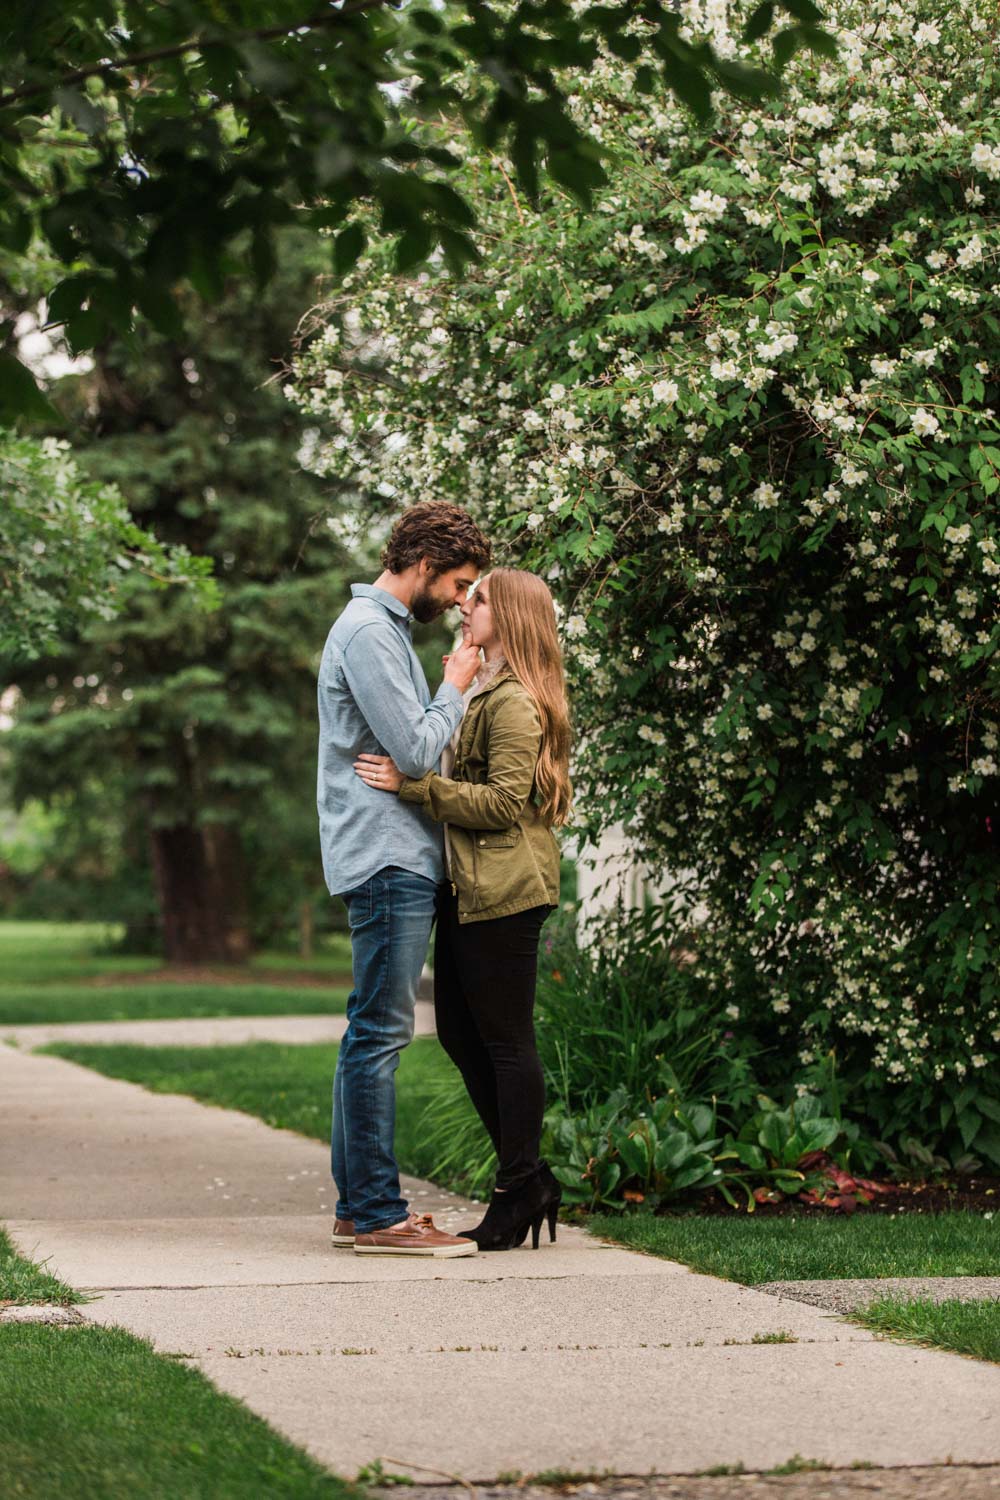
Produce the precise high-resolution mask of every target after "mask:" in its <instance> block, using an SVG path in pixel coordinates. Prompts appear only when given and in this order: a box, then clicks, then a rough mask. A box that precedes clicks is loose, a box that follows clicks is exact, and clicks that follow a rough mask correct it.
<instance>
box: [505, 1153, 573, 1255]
mask: <svg viewBox="0 0 1000 1500" xmlns="http://www.w3.org/2000/svg"><path fill="white" fill-rule="evenodd" d="M532 1180H533V1181H534V1182H537V1183H539V1184H540V1186H541V1189H542V1196H543V1199H544V1201H543V1203H542V1206H541V1208H540V1210H539V1211H538V1212H537V1213H536V1214H535V1216H534V1217H533V1218H530V1219H525V1221H524V1222H523V1223H522V1224H521V1225H520V1226H519V1227H518V1235H517V1239H516V1240H515V1241H514V1245H515V1246H517V1245H523V1244H524V1242H525V1240H526V1239H527V1237H528V1230H529V1229H530V1230H531V1248H532V1250H537V1249H538V1237H539V1235H540V1234H541V1232H542V1224H543V1222H544V1220H546V1219H548V1222H549V1244H550V1245H551V1244H553V1243H554V1242H555V1237H556V1220H557V1218H558V1216H559V1205H560V1204H561V1203H562V1188H561V1187H560V1185H559V1183H558V1181H557V1180H556V1178H555V1175H554V1174H553V1171H552V1168H551V1167H550V1166H549V1164H548V1162H547V1161H542V1162H539V1164H538V1172H537V1175H536V1176H535V1177H534V1178H533V1179H532Z"/></svg>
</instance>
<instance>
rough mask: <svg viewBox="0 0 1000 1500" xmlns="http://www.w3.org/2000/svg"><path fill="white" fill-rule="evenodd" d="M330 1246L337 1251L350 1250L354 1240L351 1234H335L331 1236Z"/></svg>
mask: <svg viewBox="0 0 1000 1500" xmlns="http://www.w3.org/2000/svg"><path fill="white" fill-rule="evenodd" d="M330 1244H331V1245H332V1246H333V1248H334V1249H335V1250H350V1248H351V1246H352V1245H353V1244H354V1240H353V1238H352V1237H351V1236H350V1235H349V1234H341V1235H336V1234H334V1235H331V1236H330Z"/></svg>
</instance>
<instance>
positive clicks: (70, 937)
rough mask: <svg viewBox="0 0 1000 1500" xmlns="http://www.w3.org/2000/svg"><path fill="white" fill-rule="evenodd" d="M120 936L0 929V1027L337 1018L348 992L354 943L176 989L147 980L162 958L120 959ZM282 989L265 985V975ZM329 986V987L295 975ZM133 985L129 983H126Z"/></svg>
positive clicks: (269, 956) (4, 925)
mask: <svg viewBox="0 0 1000 1500" xmlns="http://www.w3.org/2000/svg"><path fill="white" fill-rule="evenodd" d="M119 936H120V932H119V931H118V930H117V929H115V928H113V927H110V926H106V925H101V924H98V923H84V922H72V923H58V922H52V923H48V922H0V1025H5V1026H16V1025H29V1024H32V1023H35V1022H41V1023H46V1022H47V1023H50V1024H55V1023H57V1022H60V1021H119V1020H136V1021H143V1020H161V1019H166V1018H169V1017H186V1016H267V1015H296V1014H297V1015H329V1014H335V1015H339V1014H341V1013H342V1012H343V1011H344V1008H345V1006H346V1004H347V996H348V994H349V992H350V969H351V954H350V941H349V939H348V938H347V937H345V936H343V935H340V934H333V935H331V936H329V937H327V938H325V939H324V940H323V943H322V946H321V947H320V948H319V949H318V951H317V953H316V955H315V957H313V958H310V959H302V958H299V957H297V956H296V955H294V954H291V953H272V952H266V953H261V954H257V955H255V956H254V958H253V959H252V960H251V962H250V964H249V965H248V966H247V968H246V970H245V971H244V972H243V973H241V974H240V980H239V982H236V983H234V982H232V980H231V978H230V977H229V975H228V974H225V973H224V972H223V973H222V974H221V977H220V982H219V983H217V984H213V983H211V982H204V977H203V976H199V980H198V982H195V983H179V982H176V981H169V980H168V981H158V980H156V979H148V978H146V977H145V976H147V975H151V974H154V973H156V972H157V971H158V970H160V969H162V968H163V963H162V961H161V960H160V959H158V958H136V957H134V956H131V955H121V954H116V953H114V952H113V951H112V950H111V944H112V943H113V942H114V941H115V940H116V939H117V938H118V937H119ZM265 971H269V972H270V973H272V974H281V975H282V976H283V980H284V982H282V983H279V984H274V983H262V982H261V980H260V978H259V977H258V976H259V975H260V974H261V973H262V972H265ZM305 973H308V974H309V975H311V976H313V977H315V976H316V975H321V976H329V985H327V984H321V985H316V984H315V983H313V984H297V983H296V975H300V974H305ZM130 980H131V981H134V982H130Z"/></svg>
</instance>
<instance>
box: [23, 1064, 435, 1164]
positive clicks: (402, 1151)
mask: <svg viewBox="0 0 1000 1500" xmlns="http://www.w3.org/2000/svg"><path fill="white" fill-rule="evenodd" d="M43 1050H44V1051H46V1052H51V1053H54V1054H55V1055H56V1056H58V1057H66V1058H69V1060H70V1061H71V1062H79V1063H83V1065H84V1066H85V1067H88V1068H95V1069H96V1070H97V1071H98V1072H99V1073H107V1074H109V1075H110V1076H111V1077H112V1078H126V1079H128V1080H129V1081H130V1082H132V1083H140V1084H142V1085H143V1087H145V1088H148V1089H152V1090H153V1091H154V1092H156V1093H161V1094H163V1093H166V1094H190V1095H191V1096H192V1097H193V1098H195V1099H200V1100H202V1101H203V1102H204V1103H206V1104H219V1105H222V1106H223V1108H225V1109H240V1110H243V1111H244V1112H245V1113H246V1114H251V1115H257V1116H258V1118H259V1119H261V1120H264V1121H265V1122H266V1124H268V1125H273V1126H276V1127H278V1128H280V1129H283V1130H297V1131H299V1132H300V1133H301V1134H302V1135H309V1136H315V1137H316V1138H317V1139H318V1140H324V1141H325V1140H328V1139H329V1135H330V1091H331V1084H332V1081H333V1070H334V1068H335V1066H336V1062H337V1048H336V1045H335V1044H333V1043H331V1044H329V1045H326V1044H320V1045H309V1046H288V1047H286V1046H281V1045H278V1044H277V1043H274V1042H248V1043H246V1044H245V1045H243V1046H237V1047H131V1046H115V1047H104V1046H99V1045H94V1044H91V1043H87V1044H80V1045H76V1044H74V1043H68V1042H59V1043H57V1044H55V1045H54V1046H51V1047H46V1048H44V1049H43ZM454 1076H455V1075H454V1069H453V1067H452V1064H451V1063H450V1062H449V1060H448V1058H447V1057H446V1056H445V1054H444V1052H443V1051H442V1049H441V1047H440V1045H439V1044H438V1042H437V1041H436V1040H435V1039H434V1038H433V1037H420V1038H419V1039H418V1040H417V1041H415V1042H413V1043H412V1044H411V1045H410V1046H409V1047H407V1048H406V1049H405V1050H404V1052H403V1054H402V1057H401V1059H400V1067H399V1073H398V1075H397V1083H398V1087H397V1098H396V1154H397V1156H398V1158H399V1162H400V1165H401V1166H402V1168H403V1170H404V1171H406V1172H412V1173H413V1174H414V1175H415V1176H417V1177H427V1176H430V1175H431V1174H432V1173H433V1172H434V1170H435V1168H436V1166H437V1151H438V1149H439V1148H438V1147H437V1146H436V1145H435V1142H434V1140H433V1139H432V1138H431V1137H430V1136H429V1134H428V1131H427V1130H426V1128H424V1125H423V1124H422V1123H421V1116H422V1115H423V1113H424V1109H425V1107H426V1105H427V1104H428V1102H429V1101H430V1100H431V1099H432V1098H434V1097H436V1094H437V1091H438V1090H439V1089H440V1088H441V1086H442V1085H443V1084H444V1083H445V1081H446V1080H448V1079H451V1078H453V1077H454ZM456 1180H457V1179H456Z"/></svg>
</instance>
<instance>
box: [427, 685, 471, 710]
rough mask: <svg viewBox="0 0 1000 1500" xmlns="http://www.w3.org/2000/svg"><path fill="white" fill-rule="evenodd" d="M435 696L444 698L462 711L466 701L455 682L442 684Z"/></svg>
mask: <svg viewBox="0 0 1000 1500" xmlns="http://www.w3.org/2000/svg"><path fill="white" fill-rule="evenodd" d="M434 696H435V698H444V699H446V700H447V701H448V702H450V703H454V705H455V707H456V708H459V709H460V708H462V707H463V706H464V702H465V700H464V699H463V697H462V694H461V693H460V692H459V691H458V688H457V687H456V686H455V684H454V683H453V682H442V684H441V686H440V687H439V688H438V690H437V692H436V693H435V694H434Z"/></svg>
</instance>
